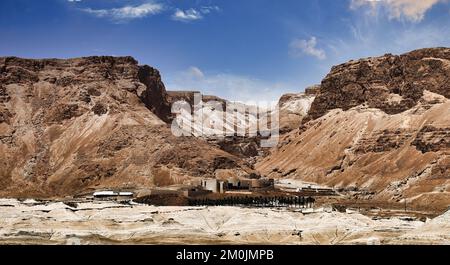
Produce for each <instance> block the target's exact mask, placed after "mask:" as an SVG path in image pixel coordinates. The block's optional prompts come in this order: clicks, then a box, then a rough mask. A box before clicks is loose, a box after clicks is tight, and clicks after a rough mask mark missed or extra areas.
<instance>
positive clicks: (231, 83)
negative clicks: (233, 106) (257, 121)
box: [164, 66, 298, 103]
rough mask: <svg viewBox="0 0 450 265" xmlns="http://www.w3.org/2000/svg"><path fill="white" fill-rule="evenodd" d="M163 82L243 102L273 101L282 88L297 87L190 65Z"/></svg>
mask: <svg viewBox="0 0 450 265" xmlns="http://www.w3.org/2000/svg"><path fill="white" fill-rule="evenodd" d="M200 73H201V74H200ZM164 83H165V84H166V87H167V89H168V90H193V91H201V92H202V94H204V95H215V96H219V97H222V98H224V99H228V100H232V101H240V102H245V103H257V102H266V103H274V102H277V101H278V99H279V98H280V96H281V95H282V94H283V93H286V91H296V90H298V88H297V87H296V86H295V85H291V84H285V83H278V82H272V81H265V80H261V79H257V78H252V77H248V76H242V75H235V74H230V73H215V74H208V73H205V72H203V71H201V70H200V69H199V68H198V67H194V66H192V67H190V68H189V69H187V70H185V71H181V72H178V73H175V74H173V75H170V74H169V75H167V76H166V80H165V81H164Z"/></svg>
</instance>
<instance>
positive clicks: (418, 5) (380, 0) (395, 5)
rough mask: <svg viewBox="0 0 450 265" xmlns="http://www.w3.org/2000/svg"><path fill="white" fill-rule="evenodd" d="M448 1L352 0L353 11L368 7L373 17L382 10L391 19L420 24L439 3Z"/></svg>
mask: <svg viewBox="0 0 450 265" xmlns="http://www.w3.org/2000/svg"><path fill="white" fill-rule="evenodd" d="M446 1H447V0H351V4H350V8H351V9H353V10H356V9H359V8H361V7H367V8H368V9H369V13H370V14H371V15H377V14H378V13H379V11H380V10H383V11H385V12H387V15H388V17H389V19H397V20H402V19H405V20H408V21H411V22H420V21H422V20H423V18H424V17H425V13H426V12H427V11H428V10H429V9H431V8H432V7H433V6H434V5H436V4H437V3H439V2H446Z"/></svg>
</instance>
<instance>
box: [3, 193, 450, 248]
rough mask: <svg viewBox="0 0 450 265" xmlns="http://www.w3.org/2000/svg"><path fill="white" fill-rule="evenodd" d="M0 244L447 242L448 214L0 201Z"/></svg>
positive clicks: (449, 220) (448, 230)
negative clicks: (417, 216) (414, 216)
mask: <svg viewBox="0 0 450 265" xmlns="http://www.w3.org/2000/svg"><path fill="white" fill-rule="evenodd" d="M74 206H76V207H74ZM0 243H1V244H180V243H181V244H450V212H447V213H445V214H443V215H441V216H439V217H437V218H434V219H432V220H430V219H428V220H427V221H425V222H422V221H419V220H410V219H408V218H402V217H392V218H389V219H378V220H374V219H373V218H370V217H368V216H364V215H362V214H359V213H340V212H335V211H332V212H330V211H323V210H321V209H316V212H313V213H308V214H306V213H301V212H299V210H298V209H297V210H292V209H286V208H240V207H156V206H148V205H140V204H121V203H116V202H85V203H78V204H77V205H72V206H69V205H67V204H65V203H63V202H37V201H34V200H26V201H18V200H15V199H0Z"/></svg>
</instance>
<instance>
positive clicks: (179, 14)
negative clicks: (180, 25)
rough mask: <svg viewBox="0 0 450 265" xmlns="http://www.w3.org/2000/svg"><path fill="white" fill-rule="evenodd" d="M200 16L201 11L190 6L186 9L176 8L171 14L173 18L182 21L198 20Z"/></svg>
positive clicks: (201, 16)
mask: <svg viewBox="0 0 450 265" xmlns="http://www.w3.org/2000/svg"><path fill="white" fill-rule="evenodd" d="M202 18H203V15H202V13H201V12H200V11H197V10H195V9H193V8H190V9H188V10H181V9H177V10H176V11H175V13H174V14H173V15H172V19H173V20H177V21H183V22H187V21H194V20H199V19H202Z"/></svg>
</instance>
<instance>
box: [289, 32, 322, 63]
mask: <svg viewBox="0 0 450 265" xmlns="http://www.w3.org/2000/svg"><path fill="white" fill-rule="evenodd" d="M289 54H290V55H291V56H293V57H300V56H303V55H309V56H313V57H316V58H317V59H319V60H325V59H326V58H327V56H326V53H325V51H324V50H323V49H320V48H318V47H317V38H316V37H311V38H310V39H309V40H301V39H295V40H293V41H291V43H290V44H289Z"/></svg>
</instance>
